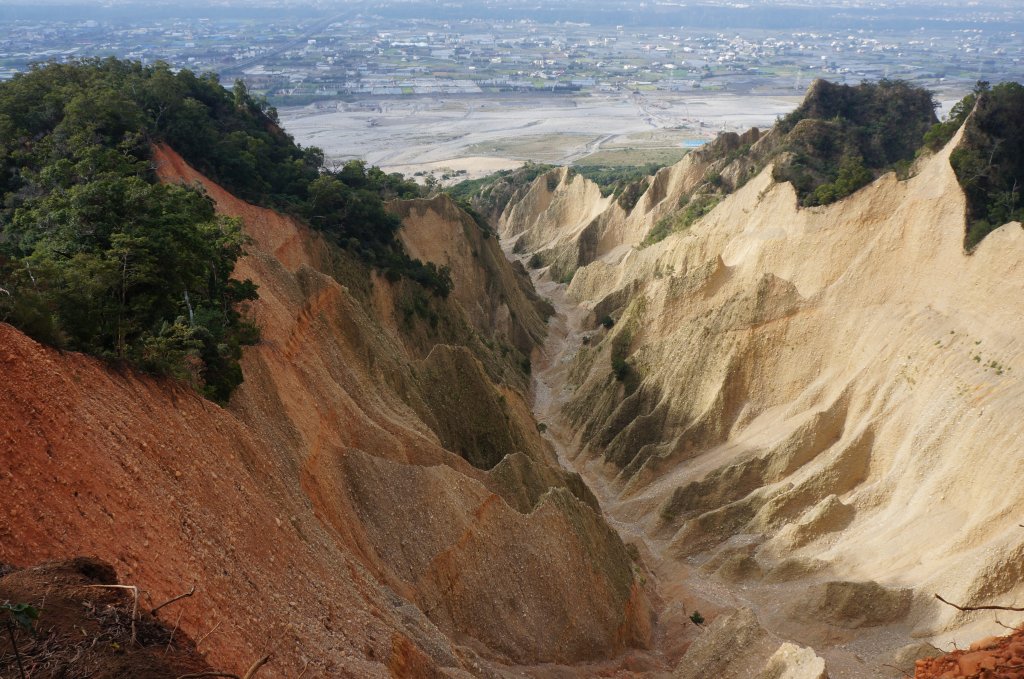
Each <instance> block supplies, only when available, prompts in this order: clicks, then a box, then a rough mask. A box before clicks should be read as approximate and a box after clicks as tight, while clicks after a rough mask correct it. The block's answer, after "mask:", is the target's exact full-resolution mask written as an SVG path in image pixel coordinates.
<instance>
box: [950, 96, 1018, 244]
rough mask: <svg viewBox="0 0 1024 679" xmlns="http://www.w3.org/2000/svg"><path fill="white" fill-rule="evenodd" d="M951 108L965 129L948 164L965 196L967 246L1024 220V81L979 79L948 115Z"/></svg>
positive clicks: (951, 116)
mask: <svg viewBox="0 0 1024 679" xmlns="http://www.w3.org/2000/svg"><path fill="white" fill-rule="evenodd" d="M958 109H959V111H958ZM971 110H973V115H970V116H968V115H967V114H968V113H970V112H971ZM954 112H958V113H959V116H958V117H962V118H963V121H961V122H966V128H965V129H964V136H963V140H962V141H961V143H960V145H959V146H958V147H957V148H956V150H954V151H953V153H952V154H951V155H950V158H949V162H950V164H951V165H952V166H953V170H954V171H955V172H956V176H957V179H958V180H959V182H960V186H961V187H962V188H963V190H964V193H965V194H966V196H967V235H966V237H965V241H964V244H965V246H966V247H967V248H968V249H971V248H973V247H974V246H975V245H977V244H978V243H980V242H981V240H982V239H983V238H984V237H985V236H987V235H988V234H989V233H991V232H992V231H993V230H995V229H996V228H998V227H1000V226H1002V225H1003V224H1006V223H1007V222H1011V221H1024V206H1022V205H1021V201H1020V191H1021V185H1022V184H1024V114H1022V113H1024V85H1020V84H1019V83H1014V82H1007V83H1001V84H999V85H995V86H993V87H990V86H989V84H988V83H986V82H980V83H978V86H977V87H976V88H975V90H974V92H973V93H971V94H970V95H968V96H967V97H966V98H965V99H964V100H963V101H962V102H960V104H958V105H957V107H954V109H953V111H952V112H951V115H950V118H951V119H954V116H953V113H954ZM957 127H959V125H957ZM953 131H954V132H955V131H956V128H954V129H953ZM950 136H952V134H950Z"/></svg>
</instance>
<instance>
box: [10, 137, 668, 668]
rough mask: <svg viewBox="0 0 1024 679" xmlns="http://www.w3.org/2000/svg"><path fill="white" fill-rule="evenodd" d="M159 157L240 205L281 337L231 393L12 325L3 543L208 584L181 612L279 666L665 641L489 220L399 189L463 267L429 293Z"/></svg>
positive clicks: (433, 243)
mask: <svg viewBox="0 0 1024 679" xmlns="http://www.w3.org/2000/svg"><path fill="white" fill-rule="evenodd" d="M156 159H157V163H158V168H157V170H158V172H159V173H160V176H161V177H162V178H163V179H164V180H165V181H172V182H178V181H184V182H187V183H193V182H199V183H200V184H202V186H203V187H204V188H205V190H206V191H207V192H208V194H209V195H210V196H211V197H212V198H213V199H214V200H215V201H216V203H217V207H218V210H220V211H222V212H224V213H227V214H231V215H237V216H240V217H242V218H243V220H244V222H245V229H246V232H247V233H248V234H249V236H250V237H251V238H252V243H251V245H250V247H249V248H248V255H247V256H246V257H245V258H244V259H243V260H242V261H241V262H240V263H239V266H238V270H237V271H236V273H237V275H239V276H242V277H248V278H252V279H253V280H254V281H255V282H256V283H257V284H258V285H259V293H260V299H259V301H258V302H256V303H255V304H254V307H253V313H254V315H255V318H256V320H257V322H258V323H259V325H260V326H261V328H262V330H263V339H262V341H261V342H260V344H259V345H257V346H255V347H252V348H251V349H249V350H247V352H246V354H245V357H244V359H243V370H244V373H245V383H244V384H243V385H242V387H241V388H239V389H238V391H237V392H236V394H235V395H234V396H233V398H232V401H231V403H230V405H229V406H228V407H227V408H226V409H222V408H220V407H218V406H216V405H214V404H212V403H210V402H209V401H205V400H203V399H201V398H199V397H198V396H196V395H195V394H194V393H192V392H191V391H189V390H187V389H185V388H183V387H181V386H178V385H176V384H174V383H172V382H169V381H166V380H159V379H154V378H150V377H146V376H141V375H139V374H136V373H134V372H131V371H129V370H117V369H114V368H112V367H111V366H109V365H107V364H104V363H102V362H100V361H97V360H94V359H90V358H87V357H84V356H81V355H78V354H63V353H60V352H57V351H54V350H51V349H48V348H45V347H43V346H40V345H39V344H37V343H35V342H33V341H32V340H30V339H28V338H26V337H25V336H24V335H22V334H20V333H19V332H17V331H16V330H14V329H13V328H11V327H9V326H0V365H2V372H3V375H4V380H2V381H0V421H3V422H6V423H9V425H8V426H5V428H4V431H3V457H4V468H5V471H6V472H7V473H5V474H4V475H3V477H2V480H0V489H2V491H3V492H4V493H5V494H6V496H7V497H9V498H12V499H15V500H17V501H14V502H9V503H7V504H6V505H5V507H4V508H3V512H4V521H3V522H2V530H3V538H2V541H0V560H2V561H5V562H9V563H14V564H18V565H25V564H29V563H34V562H36V561H39V560H41V559H48V558H58V557H63V556H66V555H68V554H89V555H94V556H98V557H100V558H103V559H104V560H106V561H109V562H110V563H111V564H113V565H114V567H115V568H116V569H117V571H118V574H119V576H120V578H121V581H122V582H126V583H130V584H136V585H138V586H139V587H141V588H143V589H144V590H146V591H147V592H148V593H149V594H150V595H151V596H152V598H153V599H154V600H156V601H160V600H163V599H165V598H169V597H171V596H173V595H175V594H177V593H179V592H181V591H184V590H187V589H188V588H189V586H191V584H193V583H195V584H196V586H197V588H196V589H197V594H196V596H195V597H193V598H192V599H189V600H185V601H183V602H182V603H181V604H178V606H180V610H181V621H180V625H181V628H182V629H183V630H185V631H186V632H187V633H188V634H189V635H190V636H191V637H192V638H194V639H201V640H202V641H201V642H200V650H201V651H206V652H208V654H209V655H208V659H209V661H210V663H211V664H212V665H214V666H217V667H224V668H227V669H231V670H237V669H239V668H241V669H244V667H246V666H248V664H249V663H250V662H251V661H252V660H253V659H254V658H255V657H257V656H258V655H259V654H260V653H261V652H263V650H264V649H266V648H268V647H269V648H273V649H275V653H274V670H273V671H275V672H276V673H277V676H292V675H296V674H298V673H299V672H300V670H301V669H302V668H303V667H304V666H305V665H306V664H307V663H308V673H307V676H352V677H374V676H381V677H384V676H403V677H405V676H410V677H439V676H501V675H502V673H503V672H504V671H505V670H504V669H503V668H504V667H507V666H508V665H511V664H525V665H533V664H536V663H575V662H580V661H592V660H601V659H605V658H610V657H612V656H614V655H616V654H617V653H619V652H620V651H622V650H624V649H626V648H628V647H636V646H644V645H646V644H647V643H648V642H649V634H650V628H649V609H648V606H647V604H646V595H645V593H644V592H643V591H642V588H641V587H640V585H639V584H638V582H637V581H636V580H635V579H634V576H633V566H632V561H631V559H630V557H629V555H628V554H627V552H626V550H625V548H624V546H623V544H622V542H621V541H620V540H619V538H618V536H617V535H616V534H615V533H614V532H613V531H612V530H611V529H610V528H609V527H608V526H607V525H606V524H605V523H604V520H603V518H602V517H601V515H600V514H599V513H598V512H597V511H595V506H596V503H595V502H594V499H593V496H592V495H591V494H589V492H587V491H586V488H585V486H583V484H582V483H581V482H580V480H579V478H578V477H577V476H575V475H573V474H569V473H567V472H565V471H563V470H561V469H559V468H558V467H557V464H555V462H554V453H553V452H552V451H551V449H550V448H549V447H548V445H547V444H546V443H545V442H544V441H543V440H542V439H541V437H540V435H539V433H538V431H537V427H536V424H535V423H534V422H533V420H532V417H531V413H530V410H529V408H528V407H527V405H526V401H525V397H524V393H525V385H526V377H525V375H524V371H523V367H524V366H523V365H522V364H521V361H519V360H518V357H517V355H522V356H528V355H529V354H530V352H531V351H532V349H533V347H534V345H535V344H536V342H537V341H538V340H539V339H540V337H541V336H542V335H543V319H544V313H545V312H544V305H543V303H541V302H540V300H538V299H537V298H536V296H535V295H533V293H532V292H531V290H530V287H529V285H528V283H527V282H526V280H525V279H524V277H523V272H522V271H520V272H518V273H517V272H516V271H514V270H513V269H512V268H511V267H510V266H509V265H508V264H507V262H505V260H504V259H502V258H501V257H499V256H497V255H498V254H500V251H498V250H497V246H496V244H495V243H494V239H493V238H492V239H490V241H491V242H490V243H488V242H487V239H484V238H483V237H482V236H481V235H480V234H479V232H477V233H476V234H473V233H472V231H471V230H470V228H469V227H470V225H469V224H468V223H466V222H465V219H463V217H462V216H461V215H460V213H458V212H457V211H455V210H454V208H453V206H451V205H450V204H447V203H444V202H434V203H425V204H412V205H398V206H395V207H394V209H396V210H398V211H400V212H402V214H403V216H405V218H406V226H405V232H404V233H403V238H404V239H405V241H406V243H407V246H408V247H409V249H410V250H411V251H413V253H414V255H419V256H423V257H426V258H430V259H435V261H438V262H442V263H444V264H447V265H448V266H450V267H451V269H452V271H453V280H454V283H455V289H454V292H453V293H452V294H451V295H450V296H449V298H447V299H442V298H439V297H433V296H430V295H428V294H426V293H424V292H423V290H422V289H420V288H418V286H414V285H412V284H410V283H408V282H404V283H403V282H399V283H394V284H393V283H390V282H388V281H387V280H385V279H383V278H381V277H374V278H372V279H369V278H368V274H367V273H366V270H365V269H360V268H359V267H358V265H357V264H356V263H354V262H352V261H350V260H349V259H347V258H346V255H345V254H344V252H342V251H339V250H336V249H333V248H332V247H330V246H328V245H327V244H326V243H325V242H323V241H322V240H321V239H320V238H319V237H318V236H317V235H316V234H315V233H312V232H310V231H309V230H308V229H307V228H305V227H304V226H302V225H301V224H298V223H296V222H295V221H293V220H291V219H288V218H285V217H283V216H281V215H279V214H276V213H274V212H271V211H269V210H264V209H261V208H257V207H254V206H252V205H249V204H246V203H244V202H242V201H239V200H237V199H235V198H234V197H232V196H231V195H229V194H228V193H227V192H225V191H224V190H223V189H221V188H220V187H218V186H217V185H215V184H213V183H212V182H209V181H208V180H206V179H204V178H203V177H202V176H200V175H198V174H197V173H196V172H195V171H194V170H192V169H191V168H190V167H189V166H187V165H186V164H185V163H184V162H183V161H182V160H181V159H180V158H179V157H178V156H177V155H176V154H174V153H173V151H171V150H170V149H167V148H160V149H157V152H156ZM424 215H426V217H424ZM471 221H472V220H470V222H471ZM467 243H468V245H467ZM467 248H468V250H467ZM456 386H457V388H455V387H456ZM495 431H497V432H499V434H497V435H495V434H494V432H495ZM488 470H490V471H488ZM581 592H586V593H587V594H586V596H585V597H581V596H580V593H581ZM207 633H209V634H207ZM547 671H548V670H543V669H540V670H537V671H536V674H537V675H538V676H543V675H544V674H545V672H547ZM550 671H551V672H557V671H561V670H557V669H556V668H552V669H550Z"/></svg>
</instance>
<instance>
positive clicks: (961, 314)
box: [505, 135, 1024, 677]
mask: <svg viewBox="0 0 1024 679" xmlns="http://www.w3.org/2000/svg"><path fill="white" fill-rule="evenodd" d="M761 142H763V143H766V144H770V143H771V136H770V135H768V136H766V137H765V138H762V139H761ZM761 142H759V143H761ZM957 142H958V140H957V139H954V140H953V142H951V144H950V145H949V146H948V147H947V148H946V149H945V150H943V151H942V152H940V153H937V154H936V155H934V156H932V157H929V158H927V159H925V160H923V161H921V162H920V163H919V166H918V167H917V169H916V175H915V176H913V177H912V178H911V179H909V180H907V181H899V180H897V179H896V177H895V175H893V174H888V175H885V176H883V177H882V178H880V179H879V180H877V181H876V182H874V183H873V184H871V185H869V186H868V187H866V188H864V189H862V190H860V191H859V192H857V193H856V194H854V195H853V196H851V197H849V198H847V199H844V200H842V201H840V202H838V203H836V204H833V205H830V206H827V207H816V208H805V209H801V208H799V207H798V205H797V199H796V196H795V194H794V191H793V189H792V187H791V186H790V185H789V184H778V183H775V182H773V180H772V173H771V170H772V168H771V167H770V166H769V167H767V168H765V169H764V171H762V172H761V173H760V174H759V175H757V176H756V177H755V178H753V179H750V180H749V181H747V182H746V183H745V185H743V186H742V188H740V189H739V190H738V191H736V192H735V193H734V194H732V195H730V196H728V197H727V198H725V199H724V200H723V201H722V202H721V203H720V204H719V205H718V206H717V207H716V208H715V209H714V210H713V211H712V212H711V213H710V214H708V215H707V216H706V217H704V218H703V219H701V220H699V221H697V222H696V223H695V224H694V225H693V226H692V227H691V228H689V229H688V230H686V231H683V232H681V233H676V234H674V235H671V236H669V237H668V238H666V239H665V240H663V241H661V242H660V243H656V244H654V245H651V246H650V247H645V248H635V247H630V246H631V245H636V244H637V243H638V241H639V239H640V238H641V237H642V234H643V233H645V229H650V228H651V227H652V226H653V221H652V220H653V219H655V218H656V215H657V214H658V210H657V209H655V210H651V211H650V212H651V217H648V218H646V222H643V224H641V222H639V221H638V222H637V224H638V226H637V227H636V228H632V227H628V228H625V227H624V228H623V229H621V230H620V231H619V233H620V234H623V235H621V236H616V237H615V238H614V240H613V242H614V243H616V244H617V245H615V246H613V245H612V243H609V246H608V247H606V248H604V249H601V248H599V249H598V251H597V252H596V253H595V254H594V256H593V258H592V261H590V262H589V263H587V262H586V261H583V260H581V261H580V262H579V263H580V264H585V266H581V267H580V268H579V269H578V270H577V271H576V272H575V275H574V276H573V278H572V282H571V284H570V285H569V286H568V290H567V296H566V299H565V301H564V307H563V309H573V308H575V309H583V310H585V312H586V313H585V314H583V317H584V322H583V325H582V326H581V327H579V328H576V330H575V331H572V329H570V333H569V339H575V340H577V341H578V344H577V345H572V346H570V348H569V350H568V355H570V356H571V357H572V360H571V363H570V364H569V366H568V367H567V368H564V369H561V370H555V371H552V372H551V373H549V374H547V375H545V376H543V377H542V379H547V380H548V381H549V382H550V384H549V385H548V387H549V388H550V390H551V391H553V392H558V391H559V390H561V389H563V388H564V389H567V390H568V392H569V394H570V395H569V397H568V401H567V403H566V404H565V407H564V408H563V409H562V415H563V416H564V418H565V419H564V427H565V430H566V431H568V432H572V433H574V434H575V435H576V438H575V440H574V441H573V442H572V443H573V445H571V446H569V448H568V452H569V454H570V455H575V456H576V457H575V462H574V464H575V466H576V468H578V469H581V470H584V472H585V474H584V475H585V477H587V478H588V479H589V480H590V481H592V485H593V486H595V487H600V488H603V489H604V490H603V492H602V493H599V496H603V498H604V500H603V501H604V502H605V507H606V509H608V508H611V510H610V511H611V514H612V515H613V516H614V517H615V518H616V519H617V521H618V522H619V525H629V526H633V527H634V530H635V531H637V532H638V534H639V535H640V536H642V537H641V540H642V542H643V543H644V544H646V545H647V547H648V549H649V550H650V552H651V553H652V554H654V555H655V556H656V557H657V556H658V555H662V556H663V558H661V559H657V558H656V559H655V560H656V561H658V563H660V564H661V565H660V566H659V569H660V572H661V573H662V574H663V576H665V577H666V578H669V577H670V578H681V577H689V576H688V575H687V574H688V573H691V572H692V571H691V569H692V568H694V567H701V568H702V569H703V570H702V571H701V574H700V575H699V577H694V578H693V579H692V580H691V590H690V592H689V593H688V594H687V595H686V597H689V598H690V600H691V601H692V600H694V598H696V599H697V600H700V597H702V596H703V597H705V598H706V599H707V601H706V602H705V603H706V604H707V606H708V607H709V608H711V607H714V606H724V607H725V608H729V607H735V606H736V604H732V605H731V606H730V604H729V603H728V601H729V598H728V597H724V598H723V597H722V596H721V595H716V594H714V593H715V592H717V591H719V589H718V588H719V587H720V586H721V583H732V584H730V585H729V586H730V587H731V586H735V583H742V584H743V587H744V590H743V592H744V593H743V594H742V600H743V601H747V602H753V603H755V604H756V607H757V608H758V613H759V617H760V618H761V622H762V624H765V626H766V627H770V628H771V629H773V630H775V631H777V632H778V631H780V630H781V631H782V633H783V635H784V636H788V637H789V638H792V639H795V640H797V641H799V642H800V643H803V644H806V645H812V646H814V647H815V648H816V649H817V650H819V651H821V652H824V653H825V654H826V656H827V657H828V659H829V663H830V668H831V669H830V671H831V672H833V674H832V676H850V677H855V676H876V675H874V674H871V673H870V672H871V671H874V669H877V668H878V667H880V666H881V665H883V664H886V663H888V662H891V660H887V658H889V657H890V656H888V655H886V653H888V652H889V650H888V649H891V647H892V646H893V645H895V644H898V642H899V640H900V639H902V640H903V642H902V643H909V639H910V637H924V638H929V639H931V640H933V641H934V642H935V643H937V644H940V643H948V642H949V640H950V639H952V637H953V634H954V633H955V634H956V635H957V638H958V639H962V638H964V637H965V636H967V635H971V634H982V633H992V632H994V631H998V628H996V627H995V626H994V624H993V623H992V622H991V619H988V620H986V619H985V618H983V617H982V616H981V615H979V614H966V615H965V614H960V613H958V612H957V611H955V610H954V609H952V608H950V607H946V606H942V605H941V604H939V603H938V602H936V601H935V600H934V599H933V598H932V597H931V593H932V592H935V591H940V592H943V593H947V594H948V596H949V597H950V598H952V599H954V600H957V601H960V602H963V603H967V604H980V603H985V602H992V601H996V600H1000V601H1004V602H1005V601H1013V600H1016V599H1019V597H1020V596H1021V594H1022V593H1024V570H1022V569H1021V563H1022V560H1021V555H1022V554H1024V535H1022V533H1021V530H1020V528H1019V527H1018V524H1019V523H1020V515H1021V507H1022V506H1024V489H1022V487H1021V485H1020V484H1019V483H1017V477H1018V475H1019V473H1020V472H1021V470H1022V468H1024V467H1022V465H1024V456H1022V454H1021V446H1020V440H1019V425H1018V419H1019V418H1018V417H1017V413H1018V411H1019V410H1020V405H1021V403H1024V386H1022V383H1021V381H1020V378H1019V376H1018V373H1019V372H1021V371H1024V363H1022V360H1021V353H1020V347H1019V340H1018V339H1017V338H1018V337H1019V335H1020V334H1021V331H1022V327H1021V318H1020V314H1019V309H1020V308H1022V305H1024V278H1022V277H1021V276H1020V263H1021V261H1022V258H1024V230H1022V229H1021V225H1020V224H1018V223H1011V224H1008V225H1006V226H1003V227H1002V228H1001V229H999V230H997V231H996V232H994V233H993V234H992V235H991V236H989V238H987V239H986V240H985V241H984V242H983V243H982V244H981V246H980V247H979V248H978V249H977V250H976V251H975V252H973V254H967V253H965V252H964V249H963V238H964V228H965V223H964V217H965V203H964V196H963V193H962V191H961V190H960V188H959V185H958V184H957V181H956V177H955V176H954V174H953V171H952V169H951V168H950V164H949V155H950V153H951V151H952V150H953V148H954V147H955V145H956V143H957ZM755 148H757V145H756V144H755ZM699 162H700V157H694V158H692V159H687V160H684V161H683V162H682V163H680V164H679V165H677V166H676V167H675V168H672V169H670V170H666V171H663V173H662V175H659V177H662V179H661V181H662V182H665V181H666V179H665V178H666V177H667V178H669V179H672V181H669V182H668V184H669V185H671V187H673V188H664V187H663V188H661V189H658V190H657V192H655V188H654V186H652V188H651V189H649V190H648V193H649V194H650V193H652V192H655V195H654V196H653V197H651V196H647V197H645V198H642V199H641V200H640V202H638V204H637V207H636V208H635V209H634V211H633V213H634V214H635V213H636V212H637V211H638V210H642V209H644V208H642V206H645V205H649V204H650V203H652V202H654V203H655V204H658V202H659V201H658V200H657V199H658V198H661V201H660V202H664V200H671V199H672V195H673V194H674V193H675V192H678V191H681V190H682V189H680V188H679V187H681V186H684V185H686V183H687V182H691V183H692V182H693V181H697V179H696V175H698V174H702V171H703V170H705V169H706V168H701V167H700V166H699ZM574 181H580V180H579V179H578V178H577V179H575V180H574ZM658 181H659V180H658V179H656V180H655V186H656V185H657V184H658ZM533 190H534V191H537V192H541V193H543V192H545V191H547V186H546V184H545V183H544V182H543V181H539V182H538V184H537V185H535V186H534V187H533ZM569 194H570V192H569V190H568V189H567V187H566V186H565V181H564V180H563V181H560V183H559V184H558V186H557V187H556V188H555V189H554V191H551V192H549V193H548V194H547V195H548V198H547V200H548V201H549V203H550V204H554V203H555V202H556V201H558V200H560V199H564V200H568V199H569ZM542 206H543V201H540V200H535V201H534V202H533V203H532V204H524V206H523V207H521V208H519V207H517V206H512V207H511V208H510V209H509V210H508V211H507V212H506V214H505V226H506V232H507V233H508V234H510V235H512V234H514V233H515V232H517V231H523V232H525V233H527V234H529V233H530V231H529V230H530V229H531V228H532V229H537V228H539V227H538V226H537V225H539V224H542V223H545V221H544V220H546V219H548V217H547V216H546V215H548V214H549V213H550V210H551V208H550V206H549V207H542ZM561 209H564V210H568V209H569V208H568V207H564V208H561ZM588 209H590V208H586V207H585V208H584V209H583V212H586V211H587V210H588ZM588 214H589V213H588ZM630 218H634V219H638V218H636V217H632V215H630ZM623 223H628V221H627V222H623ZM575 224H576V223H575V222H570V224H569V225H568V226H567V228H566V231H565V235H564V236H563V235H561V234H560V233H559V232H558V230H557V228H555V227H553V226H544V227H543V233H545V234H547V235H546V236H545V242H559V243H562V244H563V247H564V248H565V249H566V250H569V249H571V248H572V247H576V249H575V252H577V253H579V252H582V251H583V250H584V249H585V248H584V245H582V244H580V236H579V233H580V232H579V231H578V229H577V228H576V225H575ZM605 233H607V234H610V233H612V230H608V231H606V232H605ZM526 242H527V243H534V242H535V240H527V241H526ZM529 251H530V248H529V247H526V248H525V252H527V253H529ZM584 259H585V258H584ZM558 275H559V273H558V272H556V274H555V276H556V277H557V276H558ZM573 313H575V314H577V316H579V315H581V314H580V313H579V312H577V311H574V312H573ZM605 316H608V317H610V318H611V319H612V320H613V321H614V325H612V326H611V327H610V328H605V327H602V326H601V325H600V324H599V323H598V321H599V320H600V319H602V318H604V317H605ZM571 344H572V343H571V342H570V345H571ZM715 583H718V584H715ZM811 584H813V585H814V587H811V588H808V586H809V585H811ZM684 598H685V597H684ZM780 600H781V601H790V602H792V603H791V605H789V604H787V605H780V603H779V602H780ZM1008 617H1010V618H1011V619H1009V620H1006V622H1013V619H1012V616H1008ZM868 640H870V641H868ZM847 644H852V645H851V646H847ZM858 644H859V646H858ZM851 649H856V650H851ZM865 663H867V664H868V665H871V666H872V668H873V669H870V670H869V669H868V668H865V667H864V664H865ZM872 663H873V665H872ZM858 667H860V668H861V669H858Z"/></svg>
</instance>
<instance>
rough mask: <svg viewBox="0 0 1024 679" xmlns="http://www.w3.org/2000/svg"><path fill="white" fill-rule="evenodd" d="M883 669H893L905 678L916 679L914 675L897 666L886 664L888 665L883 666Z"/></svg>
mask: <svg viewBox="0 0 1024 679" xmlns="http://www.w3.org/2000/svg"><path fill="white" fill-rule="evenodd" d="M882 667H891V668H893V669H894V670H896V671H897V672H899V673H900V674H902V675H903V676H905V677H910V679H914V675H913V674H910V673H908V672H907V671H906V670H905V669H902V668H900V667H896V666H895V665H889V664H888V663H886V664H884V665H882Z"/></svg>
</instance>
